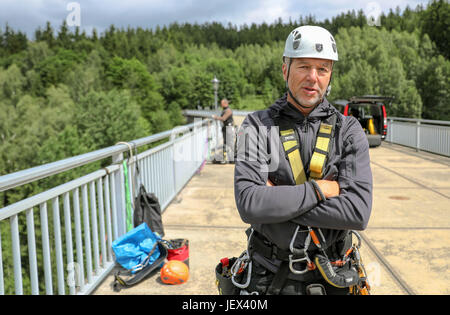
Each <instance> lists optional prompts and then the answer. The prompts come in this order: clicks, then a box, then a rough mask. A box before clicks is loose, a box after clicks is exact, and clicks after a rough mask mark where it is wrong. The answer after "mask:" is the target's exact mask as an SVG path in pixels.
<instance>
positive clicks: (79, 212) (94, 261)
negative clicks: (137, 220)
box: [0, 119, 220, 295]
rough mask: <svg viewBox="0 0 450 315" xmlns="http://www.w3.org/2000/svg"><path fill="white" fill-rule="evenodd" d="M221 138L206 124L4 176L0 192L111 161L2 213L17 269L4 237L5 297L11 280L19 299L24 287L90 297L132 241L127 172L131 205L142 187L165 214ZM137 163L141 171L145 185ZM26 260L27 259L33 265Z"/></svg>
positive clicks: (1, 285) (0, 269) (0, 262)
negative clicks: (123, 240) (120, 248)
mask: <svg viewBox="0 0 450 315" xmlns="http://www.w3.org/2000/svg"><path fill="white" fill-rule="evenodd" d="M216 133H217V128H215V125H214V124H211V120H208V119H207V120H203V121H197V122H194V123H192V124H189V125H186V126H182V127H178V128H175V129H173V130H169V131H165V132H162V133H159V134H156V135H152V136H149V137H146V138H142V139H138V140H134V141H130V142H129V143H128V145H127V144H118V145H115V146H112V147H109V148H105V149H101V150H98V151H95V152H90V153H86V154H83V155H79V156H76V157H72V158H68V159H65V160H61V161H57V162H53V163H49V164H46V165H42V166H38V167H34V168H31V169H27V170H23V171H19V172H16V173H13V174H9V175H4V176H1V177H0V192H1V191H6V190H9V189H12V188H14V187H18V186H21V185H24V184H27V183H31V182H34V181H37V180H38V179H43V178H46V177H49V176H51V175H55V174H59V173H61V172H65V171H67V170H70V169H74V168H76V167H79V166H82V165H86V164H88V163H91V162H94V161H99V160H103V159H105V158H111V159H112V164H111V165H110V166H108V167H105V168H103V169H100V170H97V171H95V172H93V173H90V174H88V175H85V176H83V177H80V178H77V179H74V180H72V181H70V182H67V183H64V184H62V185H59V186H57V187H54V188H52V189H50V190H47V191H44V192H42V193H39V194H37V195H34V196H31V197H29V198H26V199H24V200H20V201H18V202H15V203H13V204H11V205H7V206H6V207H4V208H2V209H0V229H1V228H3V229H8V230H9V231H10V234H8V235H10V242H11V244H10V245H11V246H10V247H11V249H12V264H9V265H8V266H10V265H12V269H13V270H12V271H8V270H7V272H6V273H5V272H4V271H5V270H4V269H5V267H6V264H5V263H4V259H3V256H4V255H3V254H2V253H3V252H4V251H5V249H3V251H2V239H1V235H2V234H1V233H0V294H2V295H3V294H5V279H12V277H13V278H14V292H15V294H23V293H24V285H26V286H27V287H26V292H27V293H28V292H30V293H31V294H42V293H45V294H55V293H57V294H67V293H69V294H79V295H82V294H89V293H91V292H92V291H93V290H94V289H95V288H96V286H97V285H98V284H100V283H101V281H102V280H103V279H104V278H105V277H106V276H107V275H108V274H109V273H110V271H111V270H112V269H113V267H114V265H115V262H114V255H113V252H112V248H111V244H112V241H113V240H114V239H116V238H117V237H119V236H121V235H123V234H124V233H126V200H125V185H124V181H125V177H124V173H125V172H124V170H125V168H124V167H125V166H126V167H127V169H128V170H129V172H128V182H129V185H130V186H131V189H130V190H131V192H132V193H133V198H132V199H134V196H135V194H134V192H135V191H136V192H137V189H136V188H137V185H139V184H140V183H142V184H144V186H145V187H146V190H147V191H148V192H153V193H155V195H156V196H157V197H158V199H159V202H160V204H161V208H162V210H164V209H165V208H166V207H167V206H168V205H169V203H170V202H171V201H172V199H173V198H174V197H175V196H176V195H177V194H178V192H179V191H180V190H181V189H182V188H183V186H184V185H185V184H186V183H187V182H188V181H189V180H190V178H191V177H192V176H193V175H194V174H195V172H196V171H197V170H198V169H199V168H200V167H201V166H202V164H203V163H204V162H205V159H206V156H207V155H208V153H209V152H210V150H211V147H215V146H216V143H215V142H214V140H215V139H217V137H215V134H216ZM219 133H220V132H219ZM167 138H169V140H168V141H167V142H165V143H163V144H161V145H158V146H156V147H154V148H152V149H149V150H147V151H145V152H142V153H140V154H138V155H134V156H133V155H132V154H129V155H128V158H127V159H126V160H125V161H126V165H124V164H123V161H124V155H123V153H124V152H129V151H130V147H131V149H133V150H134V149H135V148H138V147H141V146H144V145H148V144H152V143H154V142H156V141H159V140H163V139H167ZM132 153H134V152H133V151H132ZM136 163H137V165H138V167H139V170H140V175H139V177H138V178H139V180H138V181H136V180H135V179H136V173H135V169H136V167H135V166H136ZM50 209H51V215H50V217H51V220H49V213H48V212H49V210H50ZM61 209H62V210H63V211H62V212H61ZM24 216H25V218H24ZM7 220H9V225H8V224H6V221H7ZM22 220H23V221H24V222H21V221H22ZM62 222H63V223H62ZM2 223H3V224H2ZM0 232H1V231H0ZM25 233H26V234H25ZM3 235H5V233H4V234H3ZM25 235H26V236H25ZM23 238H26V241H24V239H23ZM21 239H22V241H21ZM8 240H9V239H8ZM3 241H6V240H3ZM3 244H5V243H3ZM38 244H39V245H40V246H37V245H38ZM3 248H5V246H3ZM24 256H28V258H27V259H26V260H28V262H27V261H25V260H24V259H23V257H24ZM24 278H26V281H24ZM55 290H56V292H55Z"/></svg>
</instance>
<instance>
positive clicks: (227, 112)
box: [212, 98, 234, 163]
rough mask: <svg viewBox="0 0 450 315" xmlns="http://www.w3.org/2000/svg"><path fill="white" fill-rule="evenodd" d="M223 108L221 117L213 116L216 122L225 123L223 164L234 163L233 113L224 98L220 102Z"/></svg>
mask: <svg viewBox="0 0 450 315" xmlns="http://www.w3.org/2000/svg"><path fill="white" fill-rule="evenodd" d="M220 106H222V113H221V115H220V116H217V115H212V118H213V119H215V120H220V121H221V122H222V123H223V126H222V136H223V154H224V159H223V162H224V163H226V162H230V163H233V162H234V120H233V111H232V110H231V108H230V106H229V101H228V100H227V99H226V98H224V99H222V100H221V101H220Z"/></svg>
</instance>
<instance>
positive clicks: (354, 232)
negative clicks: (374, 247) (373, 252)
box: [350, 230, 361, 249]
mask: <svg viewBox="0 0 450 315" xmlns="http://www.w3.org/2000/svg"><path fill="white" fill-rule="evenodd" d="M350 234H355V236H356V238H357V239H358V245H357V246H356V247H357V248H358V249H359V248H361V235H359V233H358V232H356V231H353V230H350Z"/></svg>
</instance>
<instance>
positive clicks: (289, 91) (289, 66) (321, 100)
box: [286, 58, 333, 109]
mask: <svg viewBox="0 0 450 315" xmlns="http://www.w3.org/2000/svg"><path fill="white" fill-rule="evenodd" d="M291 64H292V58H289V65H288V72H287V77H286V88H287V90H288V93H289V96H290V97H291V98H292V99H293V100H294V101H295V102H296V103H297V105H298V106H300V107H301V108H304V109H310V108H311V107H315V106H317V105H315V106H304V105H302V104H300V102H299V101H298V100H297V98H296V97H295V96H294V94H292V92H291V89H290V88H289V74H290V72H291ZM332 77H333V72H331V75H330V82H329V83H328V86H327V90H326V92H325V94H324V95H323V96H322V98H321V99H320V102H319V104H320V103H322V102H323V99H324V97H325V96H328V94H330V91H331V79H332Z"/></svg>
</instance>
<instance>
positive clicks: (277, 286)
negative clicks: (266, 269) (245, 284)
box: [266, 261, 289, 295]
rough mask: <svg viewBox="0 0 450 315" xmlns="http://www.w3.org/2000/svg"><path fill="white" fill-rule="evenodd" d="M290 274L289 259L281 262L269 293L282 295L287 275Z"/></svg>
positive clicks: (268, 290)
mask: <svg viewBox="0 0 450 315" xmlns="http://www.w3.org/2000/svg"><path fill="white" fill-rule="evenodd" d="M288 274H289V263H288V262H287V261H283V262H281V265H280V267H279V268H278V271H277V273H276V274H275V276H274V277H273V280H272V283H271V284H270V286H269V288H268V289H267V292H266V294H267V295H280V292H281V290H282V289H283V287H284V284H285V282H286V279H287V276H288Z"/></svg>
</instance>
